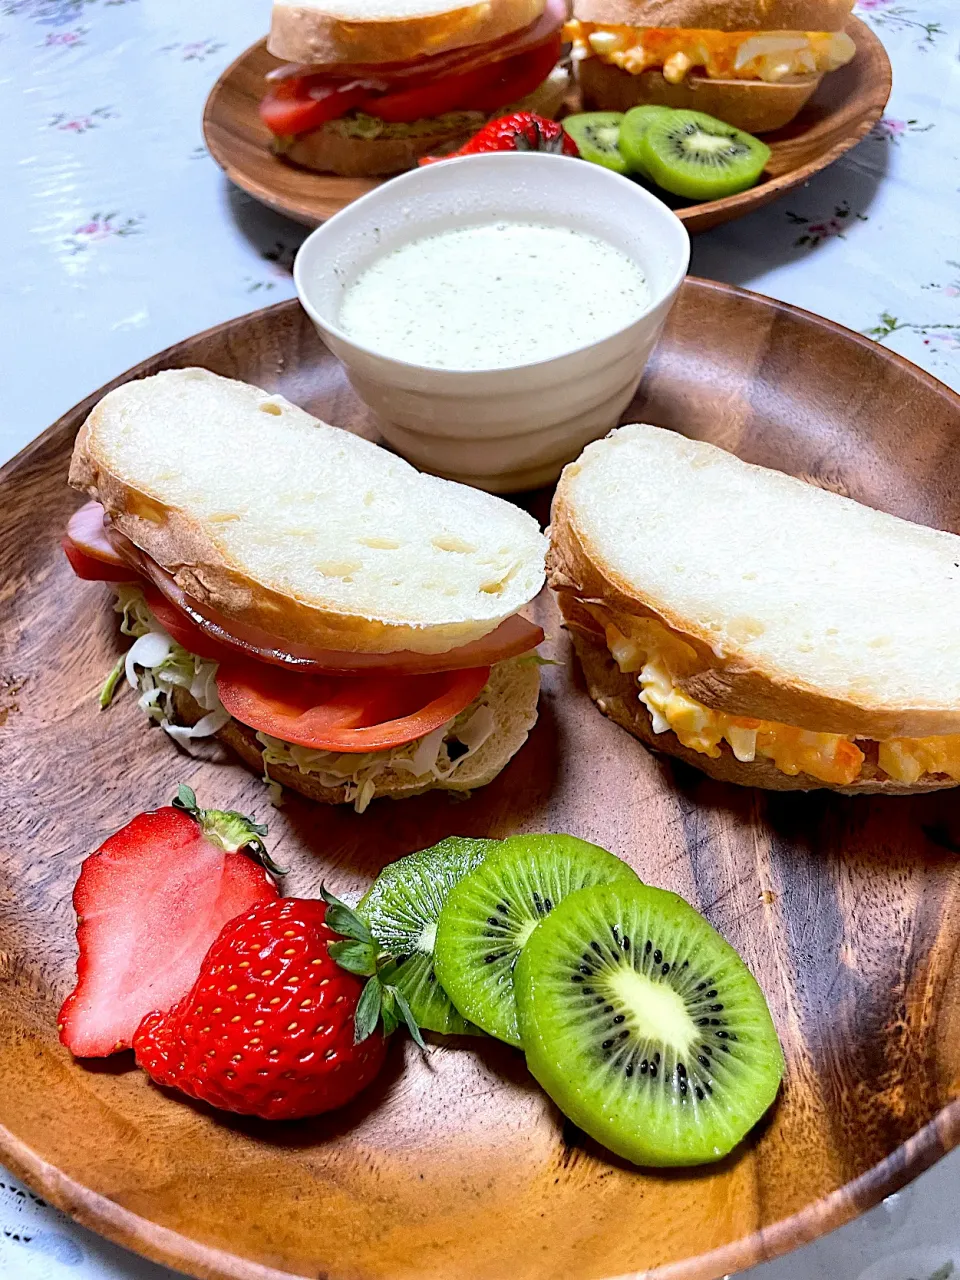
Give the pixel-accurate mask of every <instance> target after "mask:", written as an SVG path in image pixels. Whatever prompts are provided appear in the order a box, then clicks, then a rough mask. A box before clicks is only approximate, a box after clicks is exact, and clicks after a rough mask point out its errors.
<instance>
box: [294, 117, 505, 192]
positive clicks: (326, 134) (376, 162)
mask: <svg viewBox="0 0 960 1280" xmlns="http://www.w3.org/2000/svg"><path fill="white" fill-rule="evenodd" d="M485 119H486V117H485V116H483V115H481V114H480V113H477V115H476V119H475V120H474V121H473V122H472V123H470V124H468V125H466V127H460V128H454V129H437V130H436V131H435V132H433V133H429V134H426V133H425V134H418V135H417V136H416V137H411V138H351V137H347V136H345V135H344V134H339V133H333V132H331V131H330V130H327V129H315V130H314V131H313V132H312V133H304V134H301V135H300V137H298V138H294V139H293V141H292V142H290V143H289V144H288V145H287V146H285V147H284V149H283V152H282V155H283V159H284V160H289V161H291V162H292V163H293V164H297V165H299V166H300V167H301V168H303V169H313V170H316V171H317V172H318V173H335V174H338V175H339V176H340V177H341V178H377V177H383V176H384V175H386V174H390V173H403V172H404V171H405V170H406V169H414V168H416V165H417V161H418V160H420V158H421V157H422V156H434V155H442V154H444V153H445V152H447V151H454V150H456V148H457V147H460V146H462V145H463V144H464V143H465V142H466V141H467V140H468V139H469V138H470V137H471V136H472V135H473V134H474V133H476V131H477V130H478V129H479V128H480V127H481V125H482V124H483V122H484V120H485Z"/></svg>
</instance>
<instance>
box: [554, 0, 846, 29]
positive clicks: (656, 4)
mask: <svg viewBox="0 0 960 1280" xmlns="http://www.w3.org/2000/svg"><path fill="white" fill-rule="evenodd" d="M853 4H854V0H723V3H722V4H721V3H718V0H573V16H574V17H575V18H579V19H580V21H581V22H597V23H601V24H603V25H606V26H621V27H683V28H686V29H690V28H694V29H699V30H703V31H842V30H843V29H844V27H845V26H846V24H847V19H848V18H849V17H850V12H851V10H852V9H853Z"/></svg>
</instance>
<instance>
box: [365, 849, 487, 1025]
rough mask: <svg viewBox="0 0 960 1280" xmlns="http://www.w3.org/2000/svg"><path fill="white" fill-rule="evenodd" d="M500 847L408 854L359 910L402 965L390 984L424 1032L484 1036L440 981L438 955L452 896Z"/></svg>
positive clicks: (389, 869)
mask: <svg viewBox="0 0 960 1280" xmlns="http://www.w3.org/2000/svg"><path fill="white" fill-rule="evenodd" d="M498 845H499V841H497V840H481V839H472V838H469V837H465V836H452V837H450V838H449V839H447V840H441V842H440V843H439V844H437V845H434V846H433V847H432V848H430V849H422V850H420V851H419V852H418V853H411V854H408V855H407V856H406V857H405V858H400V859H399V860H398V861H397V862H392V863H390V865H389V866H386V867H384V869H383V870H382V871H381V872H380V874H379V875H378V876H377V878H376V880H375V881H374V883H373V885H372V886H371V887H370V889H369V890H368V891H367V893H366V894H365V895H364V897H363V898H362V899H361V901H360V904H359V906H358V907H357V911H358V912H359V914H360V915H361V917H362V918H363V919H364V920H365V921H366V923H367V924H368V926H369V927H370V931H371V932H372V934H373V936H374V937H375V938H376V940H377V942H378V944H379V945H380V947H381V948H382V950H383V951H385V952H389V954H390V955H391V956H393V957H394V959H395V960H396V961H397V968H396V970H395V972H394V974H393V976H392V979H391V980H392V981H393V982H394V983H395V984H396V986H398V987H399V988H400V990H401V991H402V992H403V994H404V995H405V996H406V998H407V1001H408V1002H409V1004H410V1009H411V1012H412V1013H413V1016H414V1018H416V1020H417V1023H418V1025H419V1026H420V1027H421V1028H422V1029H423V1030H424V1031H436V1032H439V1033H440V1034H441V1035H479V1034H480V1031H479V1028H477V1027H474V1026H471V1025H470V1024H469V1023H468V1022H466V1021H465V1020H464V1019H463V1018H462V1017H461V1016H460V1014H459V1013H458V1012H457V1010H456V1009H455V1008H454V1005H453V1002H452V1001H451V999H450V997H449V996H448V995H447V993H446V992H445V991H444V989H443V987H442V986H441V985H440V983H439V982H438V981H437V975H436V972H435V970H434V956H433V950H434V943H435V940H436V934H437V921H438V920H439V918H440V911H441V908H442V907H443V904H444V902H445V901H446V897H447V894H448V893H449V892H450V890H451V889H452V888H453V886H454V885H455V884H456V883H457V882H458V881H459V880H460V879H461V878H462V877H463V876H465V875H466V874H467V872H468V871H471V870H472V869H473V868H474V867H476V866H477V865H479V863H481V862H482V861H483V859H484V858H485V857H486V855H487V854H488V853H489V851H490V850H491V849H494V848H496V847H498Z"/></svg>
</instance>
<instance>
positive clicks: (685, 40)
mask: <svg viewBox="0 0 960 1280" xmlns="http://www.w3.org/2000/svg"><path fill="white" fill-rule="evenodd" d="M563 36H564V39H565V40H568V41H570V42H571V43H572V44H573V46H574V49H575V51H576V52H577V54H578V55H579V56H580V57H589V56H591V55H592V56H594V57H597V58H599V59H600V60H601V62H608V63H610V64H611V65H612V66H615V67H619V68H620V69H621V70H622V71H628V72H629V73H630V74H631V75H639V74H640V73H641V72H642V71H649V70H651V69H655V68H659V69H661V70H662V72H663V77H664V79H665V80H668V81H669V82H670V83H671V84H679V83H680V82H681V81H682V80H683V79H684V77H685V76H686V75H687V74H688V73H689V72H690V71H691V70H692V69H694V68H702V69H703V71H704V72H705V73H706V75H707V76H709V77H710V78H711V79H714V80H765V81H767V82H768V83H775V82H776V81H778V80H783V79H786V78H787V77H789V76H810V75H822V74H823V73H825V72H827V71H835V70H836V69H837V68H838V67H842V66H845V65H846V64H847V63H848V62H849V61H850V60H851V58H852V57H853V56H854V54H855V53H856V45H855V44H854V43H853V41H852V40H851V38H850V37H849V36H848V35H847V33H846V32H845V31H702V30H694V29H692V28H691V29H689V30H688V29H685V28H681V27H622V26H608V25H606V24H604V25H600V24H598V23H593V22H580V21H579V20H578V19H576V18H573V19H571V20H570V21H569V22H567V23H566V25H565V26H564V29H563Z"/></svg>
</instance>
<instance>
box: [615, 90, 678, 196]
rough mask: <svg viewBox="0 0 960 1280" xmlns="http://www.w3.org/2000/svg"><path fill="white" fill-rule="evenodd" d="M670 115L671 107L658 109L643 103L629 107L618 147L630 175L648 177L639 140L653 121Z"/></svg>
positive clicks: (622, 125)
mask: <svg viewBox="0 0 960 1280" xmlns="http://www.w3.org/2000/svg"><path fill="white" fill-rule="evenodd" d="M672 114H673V108H672V107H659V106H655V105H654V104H653V103H644V104H643V105H642V106H639V107H631V108H630V110H629V111H628V112H627V114H626V115H625V116H624V117H623V123H622V124H621V126H620V137H619V139H618V145H619V147H620V152H621V154H622V155H623V158H624V160H626V162H627V166H628V168H629V170H630V172H631V173H634V174H638V175H639V176H640V177H641V178H649V177H650V174H649V172H648V171H647V166H646V163H645V162H644V158H643V155H642V154H641V151H640V139H641V138H642V137H643V135H644V134H645V133H646V131H647V129H648V128H649V127H650V125H651V124H652V123H653V121H654V120H660V119H663V118H664V117H666V116H670V115H672Z"/></svg>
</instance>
